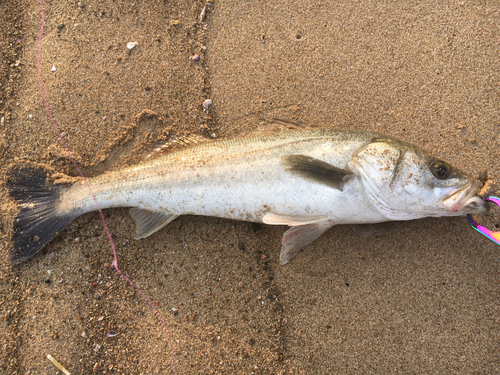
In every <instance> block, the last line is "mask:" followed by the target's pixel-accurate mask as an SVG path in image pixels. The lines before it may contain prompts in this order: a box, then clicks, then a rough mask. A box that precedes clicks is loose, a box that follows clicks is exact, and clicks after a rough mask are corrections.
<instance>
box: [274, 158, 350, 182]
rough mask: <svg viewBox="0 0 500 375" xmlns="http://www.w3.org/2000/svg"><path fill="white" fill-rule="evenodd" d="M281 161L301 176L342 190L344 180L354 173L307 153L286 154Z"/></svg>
mask: <svg viewBox="0 0 500 375" xmlns="http://www.w3.org/2000/svg"><path fill="white" fill-rule="evenodd" d="M281 163H282V164H283V166H284V167H285V169H286V170H287V171H290V172H291V173H293V174H295V175H297V176H299V177H302V178H305V179H308V180H311V181H315V182H318V183H320V184H323V185H327V186H330V187H332V188H335V189H338V190H340V191H342V188H343V186H344V181H345V180H346V179H347V178H349V176H350V175H352V173H350V172H348V171H345V170H343V169H340V168H337V167H335V166H334V165H331V164H328V163H326V162H324V161H321V160H319V159H315V158H313V157H310V156H306V155H286V156H283V157H282V158H281Z"/></svg>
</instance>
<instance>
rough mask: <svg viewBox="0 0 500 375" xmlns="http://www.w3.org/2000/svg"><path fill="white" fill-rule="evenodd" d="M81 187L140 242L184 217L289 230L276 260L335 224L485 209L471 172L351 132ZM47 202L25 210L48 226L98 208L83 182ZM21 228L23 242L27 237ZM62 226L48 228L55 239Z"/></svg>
mask: <svg viewBox="0 0 500 375" xmlns="http://www.w3.org/2000/svg"><path fill="white" fill-rule="evenodd" d="M88 183H89V184H90V187H91V189H92V192H93V194H94V196H95V198H96V199H97V201H98V202H99V206H100V207H101V208H102V209H105V208H111V207H131V215H132V217H133V218H134V219H135V221H136V224H137V238H143V237H146V236H148V235H150V234H152V233H154V232H156V231H157V230H159V229H161V228H162V227H164V226H165V225H166V224H168V223H169V222H171V221H172V220H174V219H175V218H176V217H178V216H180V215H188V214H189V215H205V216H216V217H222V218H228V219H235V220H245V221H252V222H261V223H266V224H273V225H288V226H290V227H291V228H290V229H289V230H288V231H287V232H286V233H285V235H284V237H283V248H282V252H281V256H280V260H281V262H282V263H286V262H288V261H289V260H290V259H291V258H292V257H293V256H294V255H295V254H296V253H297V252H298V251H299V250H300V249H301V248H302V247H304V246H306V245H307V244H309V243H310V242H312V241H313V240H314V239H316V238H317V237H319V236H320V235H321V234H322V233H324V232H325V231H326V230H327V229H328V228H330V227H331V226H333V225H335V224H356V223H377V222H383V221H389V220H411V219H417V218H422V217H429V216H434V217H437V216H456V215H464V214H466V213H482V212H484V211H486V203H485V202H484V201H483V200H482V199H480V198H478V197H474V194H475V193H476V192H477V191H478V190H479V188H480V187H481V185H482V184H481V183H480V182H478V181H475V179H473V178H471V177H470V176H467V175H466V174H464V173H462V172H461V171H459V170H457V169H455V168H452V167H451V166H450V165H449V164H447V163H445V162H443V161H441V160H439V159H436V158H434V157H432V156H431V155H428V154H427V153H425V152H424V151H422V150H420V149H418V148H417V147H415V146H413V145H410V144H408V143H405V142H401V141H398V140H396V139H394V138H391V137H388V136H385V135H382V134H378V133H371V132H365V131H358V130H349V129H307V130H294V131H286V132H279V133H276V134H273V135H269V136H261V137H248V138H238V139H231V140H221V141H215V142H209V143H202V144H196V145H193V146H191V147H186V148H183V149H180V150H175V151H172V152H170V153H167V154H165V155H161V156H158V157H157V158H154V159H151V160H149V161H147V162H144V163H141V164H138V165H135V166H131V167H127V168H123V169H120V170H117V171H113V172H108V173H105V174H103V175H101V176H98V177H96V178H92V179H88ZM10 186H14V187H15V186H19V184H17V185H16V184H13V183H11V184H10ZM14 190H15V189H14ZM51 197H53V198H51V199H52V200H51V204H52V206H51V208H50V210H49V209H47V208H46V207H45V208H44V207H43V204H42V203H40V207H39V208H37V203H36V202H35V206H34V207H35V208H34V209H33V210H32V213H33V212H35V213H36V211H37V212H38V216H43V217H44V218H43V222H44V223H45V224H48V223H49V222H50V217H53V218H54V217H58V218H64V220H62V219H61V220H60V221H61V222H64V225H66V224H67V222H69V221H71V220H73V219H74V218H76V217H78V216H80V215H81V214H84V213H87V212H90V211H94V210H96V205H95V202H94V198H93V197H92V195H91V194H90V193H89V189H88V187H87V186H86V184H85V183H84V182H78V183H76V184H74V185H72V186H71V187H68V188H64V189H61V190H58V191H57V192H52V195H51ZM18 202H19V204H20V206H21V211H20V215H21V216H22V214H23V210H22V205H23V204H31V205H33V201H30V202H25V201H23V200H22V199H18ZM24 216H26V215H24ZM24 216H23V217H21V219H23V218H24ZM32 216H33V215H32ZM34 216H36V215H34ZM38 221H40V220H38ZM53 221H54V220H53ZM33 223H34V227H36V226H37V223H36V220H35V221H32V223H31V224H33ZM59 226H60V224H59ZM25 227H26V230H25V231H24V232H25V234H24V236H26V234H27V235H28V236H30V235H31V236H33V233H31V234H30V233H28V232H30V230H29V228H28V226H25ZM21 229H23V228H18V231H17V232H19V231H20V230H21ZM60 229H61V228H57V230H56V231H55V230H54V228H51V230H50V231H48V232H51V233H53V234H52V235H55V233H57V231H59V230H60ZM54 232H55V233H54ZM15 236H16V231H14V239H13V243H14V249H13V253H14V254H18V255H17V256H16V255H15V256H14V257H13V256H11V261H12V262H14V263H15V262H17V259H20V258H23V259H21V260H24V259H25V258H26V256H24V255H23V254H24V253H26V251H23V249H22V248H21V247H22V246H21V245H22V244H23V241H20V240H18V241H17V242H16V237H15ZM38 237H39V238H40V236H38ZM18 238H19V236H18ZM49 240H50V238H49ZM47 241H48V240H47ZM47 241H45V242H47ZM24 242H26V241H24ZM28 242H29V241H28ZM31 242H33V241H31ZM39 242H40V241H39ZM16 244H17V245H18V246H17V248H16ZM38 245H39V243H38V242H37V243H35V246H33V244H31V245H30V246H31V249H33V248H34V247H37V246H38ZM42 246H43V244H42ZM38 250H39V249H38ZM38 250H37V251H38ZM31 255H33V254H30V256H31Z"/></svg>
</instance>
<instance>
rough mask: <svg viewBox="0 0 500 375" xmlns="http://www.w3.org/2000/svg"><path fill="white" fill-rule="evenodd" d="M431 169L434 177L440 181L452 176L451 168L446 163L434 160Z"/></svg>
mask: <svg viewBox="0 0 500 375" xmlns="http://www.w3.org/2000/svg"><path fill="white" fill-rule="evenodd" d="M429 167H430V170H431V172H432V174H433V175H434V177H436V178H439V179H440V180H446V179H447V178H448V177H449V176H450V173H451V167H450V165H449V164H447V163H445V162H444V161H441V160H433V161H432V162H431V164H430V166H429Z"/></svg>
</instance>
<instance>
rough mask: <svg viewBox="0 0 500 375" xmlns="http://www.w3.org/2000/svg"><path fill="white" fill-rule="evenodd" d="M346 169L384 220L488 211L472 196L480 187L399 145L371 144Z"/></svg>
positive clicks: (437, 161) (427, 156) (452, 169)
mask: <svg viewBox="0 0 500 375" xmlns="http://www.w3.org/2000/svg"><path fill="white" fill-rule="evenodd" d="M352 167H353V169H354V170H356V172H357V173H356V174H357V175H358V176H359V177H360V178H361V181H362V184H363V187H364V189H365V193H366V195H367V196H368V198H369V200H370V201H371V203H372V204H373V205H374V206H375V207H376V208H377V210H378V211H379V212H380V213H381V214H383V215H384V216H385V217H387V218H388V219H389V220H411V219H417V218H421V217H439V216H460V215H465V214H480V213H484V212H486V211H487V210H488V206H487V203H486V201H484V200H483V199H481V198H479V197H477V196H476V193H477V192H478V191H479V189H480V188H481V187H482V186H483V183H482V182H480V181H478V180H477V179H475V178H473V177H471V176H470V175H468V174H466V173H464V172H462V171H461V170H459V169H457V168H455V167H452V166H451V165H450V164H449V163H447V162H445V161H443V160H440V159H438V158H436V157H433V156H432V155H430V154H428V153H427V152H425V151H424V150H421V149H419V148H418V147H415V146H413V145H411V144H408V143H405V142H401V141H397V140H393V139H390V140H381V141H374V142H372V143H370V144H369V145H367V146H366V147H364V148H363V149H362V150H360V151H359V152H358V153H357V154H356V155H355V156H354V157H353V160H352Z"/></svg>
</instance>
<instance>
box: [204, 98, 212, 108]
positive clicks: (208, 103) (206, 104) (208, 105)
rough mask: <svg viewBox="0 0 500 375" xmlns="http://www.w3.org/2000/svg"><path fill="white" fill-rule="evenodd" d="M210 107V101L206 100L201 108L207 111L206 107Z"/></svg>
mask: <svg viewBox="0 0 500 375" xmlns="http://www.w3.org/2000/svg"><path fill="white" fill-rule="evenodd" d="M211 105H212V99H207V100H205V101H204V102H203V107H205V109H207V110H208V107H210V106H211Z"/></svg>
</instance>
